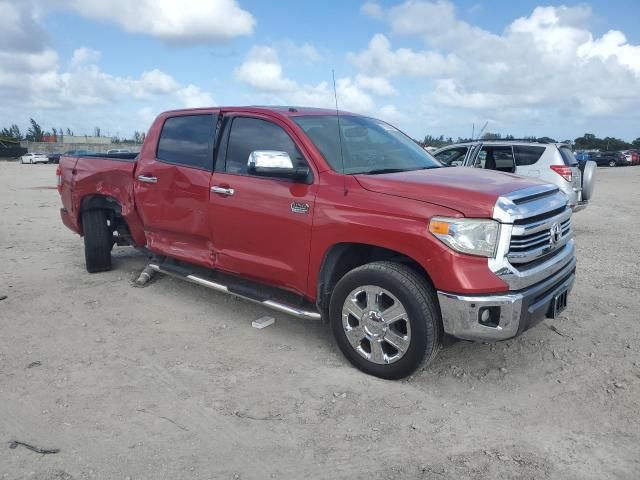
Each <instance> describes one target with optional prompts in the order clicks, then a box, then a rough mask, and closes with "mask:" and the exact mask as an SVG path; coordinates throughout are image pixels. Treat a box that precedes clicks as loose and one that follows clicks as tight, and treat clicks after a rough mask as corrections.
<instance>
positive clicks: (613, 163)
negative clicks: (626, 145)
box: [609, 160, 618, 167]
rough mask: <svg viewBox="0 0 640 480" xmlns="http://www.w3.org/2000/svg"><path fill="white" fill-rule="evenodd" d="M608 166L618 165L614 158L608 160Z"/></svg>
mask: <svg viewBox="0 0 640 480" xmlns="http://www.w3.org/2000/svg"><path fill="white" fill-rule="evenodd" d="M609 166H610V167H616V166H618V164H617V163H616V161H615V160H609Z"/></svg>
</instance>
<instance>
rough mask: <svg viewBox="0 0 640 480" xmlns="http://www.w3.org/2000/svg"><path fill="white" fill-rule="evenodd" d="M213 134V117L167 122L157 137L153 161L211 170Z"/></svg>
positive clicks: (196, 117)
mask: <svg viewBox="0 0 640 480" xmlns="http://www.w3.org/2000/svg"><path fill="white" fill-rule="evenodd" d="M214 133H215V122H214V119H213V115H182V116H179V117H171V118H168V119H167V120H166V121H165V122H164V126H163V127H162V133H160V140H159V141H158V152H157V154H156V157H157V158H158V160H163V161H165V162H168V163H176V164H178V165H184V166H185V167H194V168H201V169H206V170H211V169H212V168H213V138H214Z"/></svg>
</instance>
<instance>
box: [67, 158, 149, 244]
mask: <svg viewBox="0 0 640 480" xmlns="http://www.w3.org/2000/svg"><path fill="white" fill-rule="evenodd" d="M137 158H138V154H137V153H119V154H111V155H107V154H96V155H83V156H67V155H63V156H62V157H60V166H59V167H58V175H59V178H58V189H59V191H60V196H61V198H62V209H61V216H62V220H63V222H64V223H65V225H67V227H69V228H70V229H71V230H73V231H75V232H77V233H79V234H80V235H82V233H83V232H82V225H81V219H80V211H81V210H82V208H83V205H85V206H86V203H87V202H89V201H92V198H93V197H95V196H100V197H106V198H111V199H114V200H115V201H116V202H117V204H118V205H119V206H120V207H119V208H120V212H119V214H120V215H122V217H124V218H125V219H126V220H127V221H128V222H129V224H130V228H131V230H132V231H131V233H132V235H133V237H134V241H136V243H138V242H139V243H138V244H141V245H144V244H145V241H144V233H143V231H142V228H141V224H140V220H139V218H138V215H137V213H136V210H135V202H134V195H133V178H134V177H133V176H134V173H135V168H136V161H137Z"/></svg>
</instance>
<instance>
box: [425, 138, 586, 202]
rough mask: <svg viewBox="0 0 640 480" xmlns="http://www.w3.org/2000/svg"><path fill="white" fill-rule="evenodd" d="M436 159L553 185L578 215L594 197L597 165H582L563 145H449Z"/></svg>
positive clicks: (496, 143) (566, 146) (499, 141)
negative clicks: (565, 197) (564, 196)
mask: <svg viewBox="0 0 640 480" xmlns="http://www.w3.org/2000/svg"><path fill="white" fill-rule="evenodd" d="M433 155H434V156H435V157H436V158H437V159H438V160H440V162H442V163H444V164H445V165H449V166H452V167H454V166H462V167H474V168H486V169H489V170H496V171H498V172H505V173H515V174H516V175H522V176H523V177H533V178H538V179H540V180H542V181H544V182H547V183H552V184H554V185H556V186H558V188H560V190H561V191H562V192H563V193H564V194H565V195H566V196H567V198H568V199H569V205H570V206H571V208H572V209H573V210H574V211H576V212H577V211H579V210H582V209H583V208H585V207H586V206H587V204H588V202H589V199H590V198H591V196H592V195H593V187H594V183H595V172H596V164H595V162H591V161H589V162H585V163H584V164H583V165H579V163H578V161H577V160H576V158H575V157H574V155H573V152H572V151H571V149H570V148H569V146H568V145H566V144H563V143H537V142H521V141H508V140H491V141H489V140H488V141H477V142H469V143H458V144H455V145H449V146H447V147H443V148H440V149H439V150H437V151H436V152H434V153H433Z"/></svg>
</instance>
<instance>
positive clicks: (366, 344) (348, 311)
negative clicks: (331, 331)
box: [342, 285, 411, 365]
mask: <svg viewBox="0 0 640 480" xmlns="http://www.w3.org/2000/svg"><path fill="white" fill-rule="evenodd" d="M342 327H343V328H344V333H345V335H346V336H347V340H348V341H349V343H350V344H351V346H352V347H353V349H354V350H355V351H356V352H358V353H359V354H360V355H361V356H362V357H364V358H366V359H367V360H369V361H370V362H373V363H377V364H382V365H384V364H389V363H393V362H397V361H398V360H400V359H401V358H402V357H403V356H404V354H405V353H407V350H408V349H409V345H410V343H411V325H410V324H409V317H408V315H407V310H406V309H405V308H404V305H402V303H401V302H400V300H398V298H397V297H396V296H395V295H393V294H392V293H391V292H389V291H388V290H385V289H384V288H381V287H376V286H374V285H364V286H362V287H358V288H356V289H354V290H353V291H351V293H349V295H347V298H346V299H345V301H344V304H343V305H342Z"/></svg>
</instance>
